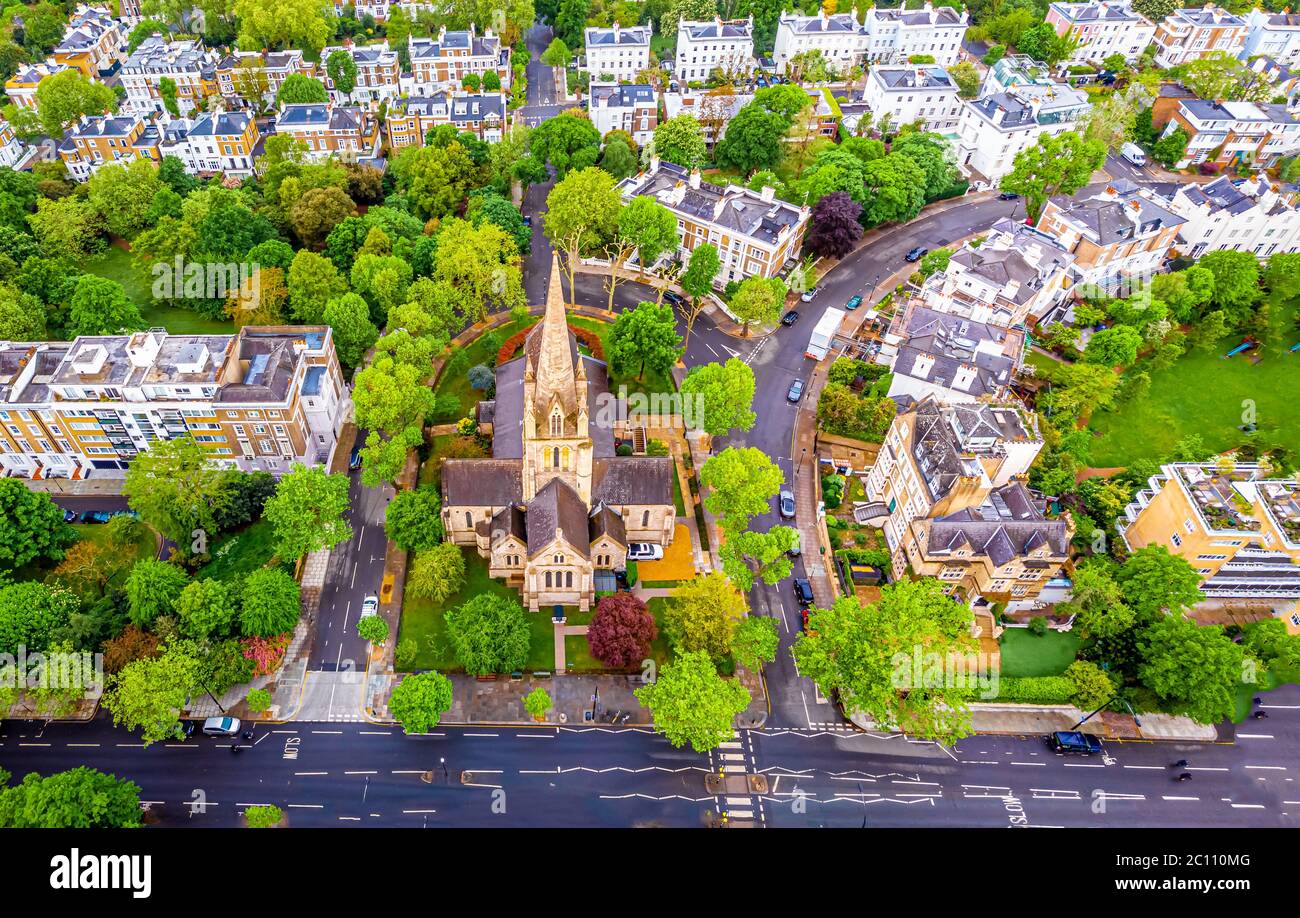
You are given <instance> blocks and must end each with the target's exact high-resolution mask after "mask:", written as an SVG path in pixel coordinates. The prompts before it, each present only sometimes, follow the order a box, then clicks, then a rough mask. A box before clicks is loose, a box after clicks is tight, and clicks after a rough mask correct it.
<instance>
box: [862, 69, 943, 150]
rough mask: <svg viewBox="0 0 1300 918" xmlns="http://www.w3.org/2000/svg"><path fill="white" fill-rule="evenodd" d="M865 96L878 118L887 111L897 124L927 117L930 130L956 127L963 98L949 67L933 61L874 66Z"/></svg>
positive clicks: (865, 100) (940, 130)
mask: <svg viewBox="0 0 1300 918" xmlns="http://www.w3.org/2000/svg"><path fill="white" fill-rule="evenodd" d="M862 100H863V101H864V102H866V103H867V105H868V107H870V109H871V113H872V115H873V116H874V117H875V119H876V122H877V123H879V122H880V121H881V120H882V119H883V118H884V117H885V115H888V116H889V118H890V123H891V124H894V125H902V124H911V123H912V122H914V121H924V122H925V129H926V130H927V131H935V132H937V133H940V134H946V133H949V132H951V131H954V130H956V128H957V123H958V120H959V119H960V116H961V107H962V100H961V97H960V96H959V95H958V94H957V83H956V82H955V81H954V80H953V78H952V77H950V76H949V75H948V71H946V70H944V69H943V68H942V67H939V66H936V65H933V64H916V65H899V66H895V67H889V66H879V67H872V68H871V72H870V73H868V74H867V86H866V89H865V90H864V91H863V95H862Z"/></svg>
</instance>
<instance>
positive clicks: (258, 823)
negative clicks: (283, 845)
mask: <svg viewBox="0 0 1300 918" xmlns="http://www.w3.org/2000/svg"><path fill="white" fill-rule="evenodd" d="M244 819H246V820H248V827H249V828H250V829H270V828H272V827H273V826H278V825H279V824H280V821H281V820H282V819H284V811H283V810H281V809H280V808H279V807H278V806H275V805H273V804H267V805H266V806H250V807H249V808H248V809H246V810H244Z"/></svg>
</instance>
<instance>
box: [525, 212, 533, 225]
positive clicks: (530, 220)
mask: <svg viewBox="0 0 1300 918" xmlns="http://www.w3.org/2000/svg"><path fill="white" fill-rule="evenodd" d="M532 225H533V218H532V217H530V216H529V215H528V214H524V226H532Z"/></svg>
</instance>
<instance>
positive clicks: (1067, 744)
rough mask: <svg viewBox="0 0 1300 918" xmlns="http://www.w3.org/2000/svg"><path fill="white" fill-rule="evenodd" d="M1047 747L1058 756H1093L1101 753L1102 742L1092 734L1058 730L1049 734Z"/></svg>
mask: <svg viewBox="0 0 1300 918" xmlns="http://www.w3.org/2000/svg"><path fill="white" fill-rule="evenodd" d="M1047 745H1048V746H1050V747H1051V749H1052V751H1053V752H1055V753H1057V754H1058V755H1092V754H1094V753H1097V752H1101V740H1099V739H1097V737H1095V736H1093V735H1092V734H1091V733H1079V732H1078V731H1075V730H1058V731H1057V732H1055V733H1049V734H1048V736H1047Z"/></svg>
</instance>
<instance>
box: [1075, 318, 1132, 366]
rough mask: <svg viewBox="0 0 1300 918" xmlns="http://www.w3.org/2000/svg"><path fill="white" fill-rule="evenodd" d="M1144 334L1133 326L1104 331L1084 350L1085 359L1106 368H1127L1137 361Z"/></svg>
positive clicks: (1122, 326)
mask: <svg viewBox="0 0 1300 918" xmlns="http://www.w3.org/2000/svg"><path fill="white" fill-rule="evenodd" d="M1141 344H1142V333H1141V332H1139V331H1138V330H1137V329H1136V328H1134V327H1133V326H1132V325H1116V326H1115V327H1114V328H1107V329H1103V330H1102V331H1099V332H1097V333H1096V334H1095V335H1093V336H1092V337H1091V338H1090V339H1088V345H1087V347H1085V348H1084V349H1083V359H1084V360H1086V361H1088V362H1089V363H1095V364H1099V365H1101V366H1104V367H1127V366H1131V365H1132V364H1133V362H1134V361H1135V360H1137V352H1138V348H1139V347H1140V346H1141Z"/></svg>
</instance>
